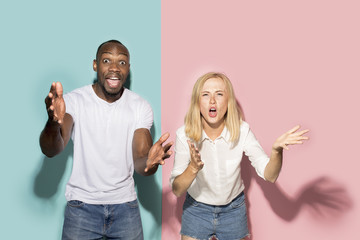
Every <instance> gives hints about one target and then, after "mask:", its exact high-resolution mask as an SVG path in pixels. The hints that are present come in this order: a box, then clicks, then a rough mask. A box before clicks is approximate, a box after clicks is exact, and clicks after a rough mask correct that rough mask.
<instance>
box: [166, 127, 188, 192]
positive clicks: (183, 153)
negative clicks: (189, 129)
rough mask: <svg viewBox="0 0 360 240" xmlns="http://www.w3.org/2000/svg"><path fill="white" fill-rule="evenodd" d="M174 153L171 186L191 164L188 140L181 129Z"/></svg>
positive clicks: (177, 134) (177, 136) (177, 133)
mask: <svg viewBox="0 0 360 240" xmlns="http://www.w3.org/2000/svg"><path fill="white" fill-rule="evenodd" d="M174 151H175V154H174V155H175V157H174V167H173V169H172V171H171V176H170V184H171V186H172V183H173V182H174V179H175V178H176V177H177V176H178V175H180V174H182V173H183V172H184V171H185V169H186V168H187V166H188V165H189V162H190V150H189V146H188V144H187V138H186V136H185V134H184V133H182V131H181V129H179V130H178V131H177V132H176V140H175V147H174Z"/></svg>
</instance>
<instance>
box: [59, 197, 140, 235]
mask: <svg viewBox="0 0 360 240" xmlns="http://www.w3.org/2000/svg"><path fill="white" fill-rule="evenodd" d="M103 237H106V238H107V239H119V240H120V239H124V240H125V239H126V240H143V231H142V225H141V218H140V211H139V205H138V202H137V200H134V201H132V202H127V203H122V204H111V205H94V204H87V203H84V202H81V201H76V200H73V201H69V202H68V203H67V206H66V209H65V220H64V227H63V235H62V239H63V240H88V239H103Z"/></svg>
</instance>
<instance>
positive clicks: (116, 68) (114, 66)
mask: <svg viewBox="0 0 360 240" xmlns="http://www.w3.org/2000/svg"><path fill="white" fill-rule="evenodd" d="M109 71H111V72H119V71H120V65H119V64H117V63H115V62H114V63H111V64H110V67H109Z"/></svg>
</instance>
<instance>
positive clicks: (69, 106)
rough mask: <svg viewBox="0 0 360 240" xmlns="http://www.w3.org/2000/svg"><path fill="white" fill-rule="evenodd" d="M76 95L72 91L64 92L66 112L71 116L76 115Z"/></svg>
mask: <svg viewBox="0 0 360 240" xmlns="http://www.w3.org/2000/svg"><path fill="white" fill-rule="evenodd" d="M75 100H76V96H75V94H74V93H71V92H70V93H67V94H64V101H65V108H66V113H68V114H70V115H71V116H72V117H73V118H75V117H76V105H75Z"/></svg>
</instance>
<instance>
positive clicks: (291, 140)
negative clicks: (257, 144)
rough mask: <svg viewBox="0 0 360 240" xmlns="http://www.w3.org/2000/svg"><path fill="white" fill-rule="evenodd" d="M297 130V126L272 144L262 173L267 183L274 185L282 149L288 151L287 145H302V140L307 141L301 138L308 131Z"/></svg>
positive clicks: (279, 167)
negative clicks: (268, 159)
mask: <svg viewBox="0 0 360 240" xmlns="http://www.w3.org/2000/svg"><path fill="white" fill-rule="evenodd" d="M299 129H300V126H299V125H298V126H296V127H294V128H292V129H290V130H289V131H287V132H286V133H284V134H283V135H281V136H280V137H279V138H277V139H276V141H275V142H274V144H273V147H272V151H271V155H270V161H269V162H268V164H267V165H266V168H265V172H264V176H265V179H266V180H267V181H269V182H272V183H274V182H275V181H276V179H277V178H278V176H279V174H280V170H281V166H282V160H283V149H286V150H288V149H289V148H288V145H294V144H302V143H303V140H307V139H309V138H308V137H306V136H303V135H304V134H305V133H307V132H309V130H302V131H299V132H297V130H299Z"/></svg>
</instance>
